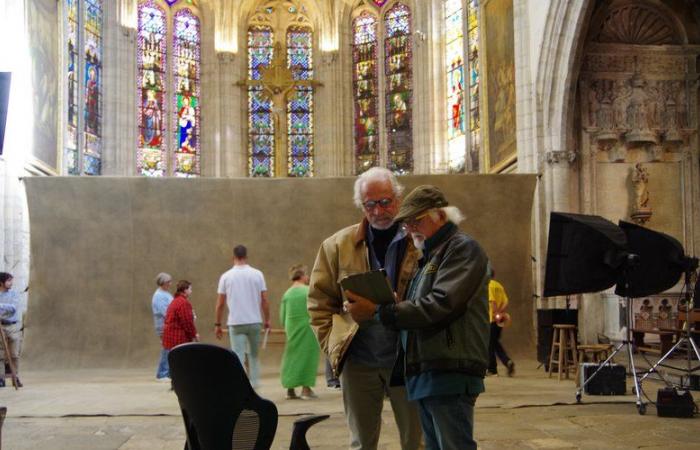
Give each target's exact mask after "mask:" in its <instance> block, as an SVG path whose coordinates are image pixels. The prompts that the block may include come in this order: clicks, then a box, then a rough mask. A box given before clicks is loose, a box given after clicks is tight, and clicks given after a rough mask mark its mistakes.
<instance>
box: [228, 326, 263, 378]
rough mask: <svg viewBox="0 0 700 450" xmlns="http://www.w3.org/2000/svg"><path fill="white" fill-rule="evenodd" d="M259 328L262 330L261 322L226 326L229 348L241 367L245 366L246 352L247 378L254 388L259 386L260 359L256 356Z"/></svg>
mask: <svg viewBox="0 0 700 450" xmlns="http://www.w3.org/2000/svg"><path fill="white" fill-rule="evenodd" d="M260 330H262V324H261V323H249V324H245V325H229V327H228V336H229V340H230V341H231V350H233V352H234V353H235V354H236V355H237V356H238V359H239V360H240V361H241V364H242V365H243V367H245V357H246V354H247V355H248V369H249V370H248V379H250V385H251V386H253V388H256V389H257V388H258V387H260V359H259V358H258V347H259V345H260Z"/></svg>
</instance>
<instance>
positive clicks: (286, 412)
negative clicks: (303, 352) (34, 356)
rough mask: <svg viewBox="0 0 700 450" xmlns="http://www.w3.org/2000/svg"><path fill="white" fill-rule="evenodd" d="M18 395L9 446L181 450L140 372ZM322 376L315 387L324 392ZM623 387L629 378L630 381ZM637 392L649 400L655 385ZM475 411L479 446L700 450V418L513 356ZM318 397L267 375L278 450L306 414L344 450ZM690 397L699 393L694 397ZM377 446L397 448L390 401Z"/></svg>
mask: <svg viewBox="0 0 700 450" xmlns="http://www.w3.org/2000/svg"><path fill="white" fill-rule="evenodd" d="M23 382H24V384H25V387H24V388H22V389H20V390H19V391H15V390H14V389H12V388H10V387H8V388H3V389H0V405H5V406H7V408H8V417H7V419H6V421H5V425H4V427H3V430H2V447H3V448H4V449H5V450H8V449H9V450H24V449H48V448H51V449H71V450H82V449H85V450H101V449H119V450H135V449H144V450H145V449H149V450H157V449H168V450H170V449H173V450H175V449H177V450H181V449H182V447H183V442H184V428H183V426H182V419H181V417H180V413H179V409H178V405H177V399H176V397H175V395H174V394H173V393H172V392H170V391H169V384H167V383H162V382H157V381H155V380H154V379H153V378H152V374H151V372H150V371H146V370H120V371H106V370H80V371H75V372H49V373H39V372H32V371H28V372H26V373H24V374H23ZM323 384H324V383H323V380H322V377H321V376H319V386H323ZM627 384H628V391H631V379H630V378H628V380H627ZM643 388H644V389H645V391H647V393H648V395H649V397H651V398H652V399H655V397H656V390H657V388H658V385H657V383H656V382H651V381H650V382H645V383H644V386H643ZM486 389H487V392H486V393H485V394H483V395H482V396H480V397H479V400H478V402H477V409H476V430H475V434H476V438H477V440H478V442H479V446H480V447H481V448H484V449H509V448H518V449H522V448H531V449H574V448H580V449H636V448H645V449H700V418H699V417H698V416H696V418H693V419H673V418H660V417H657V415H656V409H655V408H654V406H653V405H649V407H648V411H647V414H646V415H639V414H638V412H637V408H636V406H635V404H634V401H635V398H634V397H633V396H632V395H626V396H615V397H599V396H586V395H584V397H583V403H581V404H576V399H575V391H576V387H575V384H574V382H573V381H572V380H562V381H557V380H556V378H548V377H547V376H546V374H545V373H544V371H543V369H542V368H537V363H536V362H534V361H527V360H519V362H518V364H517V372H516V376H515V377H513V378H508V377H504V376H501V377H489V378H487V379H486ZM317 393H318V395H319V398H318V399H315V400H306V401H304V400H286V399H284V394H285V392H284V391H283V389H282V388H281V387H280V386H279V384H278V379H277V376H276V375H275V374H274V373H271V372H270V371H268V372H267V373H264V377H263V382H262V387H261V389H260V394H261V395H262V396H263V397H266V398H268V399H270V400H272V401H274V402H275V404H276V405H277V407H278V409H279V411H280V421H279V426H278V431H277V436H276V439H275V442H274V444H273V448H274V449H285V448H288V447H289V438H290V436H291V428H292V422H293V421H294V420H295V419H296V418H298V417H299V416H300V415H303V414H310V413H314V414H319V413H325V414H330V415H331V418H330V419H329V420H327V421H325V422H322V423H320V424H318V425H316V426H314V427H313V428H312V429H311V431H310V432H309V434H308V439H309V442H310V444H311V446H312V448H316V449H345V448H347V442H348V432H347V429H346V427H345V420H344V415H343V409H342V399H341V394H340V392H339V391H337V390H331V389H327V388H325V387H319V388H317ZM693 394H694V397H695V398H696V399H698V398H700V393H698V392H693ZM383 427H384V428H383V432H382V437H381V440H380V446H379V447H380V448H381V449H386V450H388V449H398V448H399V446H398V445H397V432H396V428H395V426H394V424H393V420H392V415H391V411H390V407H389V405H388V403H387V405H386V408H385V411H384V414H383Z"/></svg>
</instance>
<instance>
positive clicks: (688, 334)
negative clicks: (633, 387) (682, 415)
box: [639, 259, 700, 386]
mask: <svg viewBox="0 0 700 450" xmlns="http://www.w3.org/2000/svg"><path fill="white" fill-rule="evenodd" d="M697 264H698V260H697V259H694V262H693V260H692V259H691V260H690V263H689V266H688V268H687V269H686V271H685V283H684V285H683V289H682V291H684V292H685V299H686V303H685V305H686V311H687V314H686V321H685V327H684V330H682V331H683V334H682V335H681V336H680V337H679V339H678V342H676V344H675V345H674V346H673V347H671V349H670V350H669V351H667V352H666V354H665V355H663V356H662V357H661V359H659V360H658V361H657V362H656V364H654V365H653V366H651V367H650V368H649V370H648V371H647V372H646V373H645V374H644V376H643V377H642V378H640V379H639V382H640V383H641V382H642V381H644V380H645V379H646V378H647V377H648V376H649V375H651V374H652V373H656V374H657V375H658V376H659V377H660V378H661V379H662V380H663V381H664V383H666V384H667V385H668V386H672V383H670V382H669V381H668V380H667V379H666V377H665V376H664V375H663V374H662V373H661V372H659V371H658V370H656V369H657V367H659V366H661V367H666V368H668V369H675V370H680V371H683V372H685V374H686V377H687V379H688V380H689V379H690V376H691V375H692V374H693V373H694V372H696V371H698V370H700V365H697V366H695V367H693V363H692V358H691V349H692V351H693V352H694V353H695V357H696V358H697V359H698V361H700V351H698V346H697V344H696V343H695V341H694V340H693V332H694V331H695V326H694V324H695V321H694V320H693V319H694V317H693V309H694V307H695V292H696V291H697V288H696V289H695V290H693V291H692V292H691V290H690V288H691V286H692V285H693V283H692V279H693V278H695V280H696V283H700V280H698V276H697V273H695V268H697ZM693 265H694V266H695V267H693ZM684 343H685V344H686V345H687V347H686V362H687V365H686V368H685V369H681V368H679V367H676V366H671V365H668V364H664V362H665V361H666V360H667V359H669V358H670V357H671V355H672V354H673V353H674V352H675V351H676V350H677V349H678V348H679V347H680V346H681V345H683V344H684Z"/></svg>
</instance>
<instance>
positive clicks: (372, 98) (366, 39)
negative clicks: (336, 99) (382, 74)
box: [352, 11, 379, 173]
mask: <svg viewBox="0 0 700 450" xmlns="http://www.w3.org/2000/svg"><path fill="white" fill-rule="evenodd" d="M377 26H378V21H377V18H376V17H375V16H373V15H372V14H370V13H369V12H367V11H365V12H363V13H362V14H360V15H359V16H358V17H356V18H355V20H353V26H352V31H353V51H352V60H353V97H354V102H353V103H354V107H355V117H354V121H355V127H354V128H355V136H354V139H355V168H356V172H357V173H362V172H364V171H366V170H367V169H369V168H371V167H374V166H377V165H379V136H378V128H379V113H378V111H377V78H378V75H377Z"/></svg>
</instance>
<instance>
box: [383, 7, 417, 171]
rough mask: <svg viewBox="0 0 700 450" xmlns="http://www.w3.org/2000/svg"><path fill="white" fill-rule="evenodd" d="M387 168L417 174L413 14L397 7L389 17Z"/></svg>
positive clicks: (386, 42)
mask: <svg viewBox="0 0 700 450" xmlns="http://www.w3.org/2000/svg"><path fill="white" fill-rule="evenodd" d="M384 22H385V28H386V37H385V39H384V51H385V55H384V61H385V62H384V73H385V74H386V97H385V104H386V129H387V138H388V146H387V150H388V154H387V167H388V168H389V169H390V170H392V171H393V172H395V173H397V174H408V173H411V172H412V171H413V127H412V112H411V109H412V108H411V105H412V87H411V66H412V61H411V60H412V57H413V54H412V40H411V11H410V10H409V8H408V7H407V6H406V5H404V4H402V3H396V4H395V5H394V6H392V7H391V9H389V11H387V13H386V15H385V17H384Z"/></svg>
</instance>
